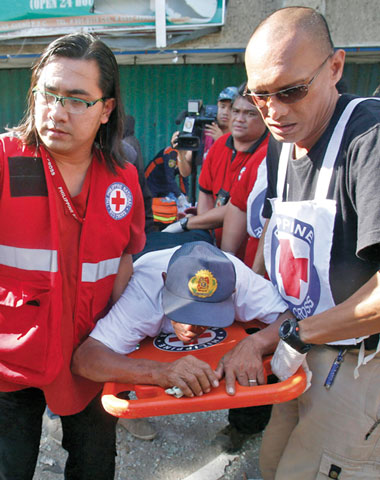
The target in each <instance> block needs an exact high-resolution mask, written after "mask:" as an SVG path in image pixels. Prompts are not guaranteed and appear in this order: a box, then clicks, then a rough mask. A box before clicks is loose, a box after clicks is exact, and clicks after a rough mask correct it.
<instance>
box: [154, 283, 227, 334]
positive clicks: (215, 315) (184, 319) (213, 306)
mask: <svg viewBox="0 0 380 480" xmlns="http://www.w3.org/2000/svg"><path fill="white" fill-rule="evenodd" d="M162 305H163V308H164V313H165V315H166V316H167V317H168V318H170V320H174V321H175V322H179V323H186V324H189V325H199V326H202V327H220V328H224V327H229V326H230V325H232V323H233V322H234V319H235V308H234V303H233V298H232V296H230V297H229V298H227V299H226V300H223V301H221V302H217V303H211V302H202V301H194V300H190V299H188V298H183V297H178V296H177V295H173V294H172V293H171V292H170V291H169V290H168V289H167V288H165V287H164V288H163V290H162Z"/></svg>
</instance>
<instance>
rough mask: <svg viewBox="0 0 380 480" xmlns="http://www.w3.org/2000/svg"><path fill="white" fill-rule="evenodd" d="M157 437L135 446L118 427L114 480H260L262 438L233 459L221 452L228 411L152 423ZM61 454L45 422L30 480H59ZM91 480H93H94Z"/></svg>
mask: <svg viewBox="0 0 380 480" xmlns="http://www.w3.org/2000/svg"><path fill="white" fill-rule="evenodd" d="M150 421H151V422H152V424H153V425H154V427H155V428H156V430H157V431H158V435H157V437H156V438H155V439H154V440H152V441H143V440H139V439H137V438H135V437H133V436H132V435H130V434H129V433H128V432H127V431H126V430H125V429H124V428H123V427H121V426H117V452H118V455H117V459H116V475H115V480H261V476H260V473H259V469H258V450H259V447H260V440H261V436H260V435H257V436H254V437H252V438H250V439H249V440H248V441H247V442H246V443H245V444H244V445H243V447H242V449H241V450H240V451H239V452H238V453H236V454H228V453H227V452H226V441H227V439H226V437H225V436H221V435H219V436H217V433H218V432H219V431H220V430H221V429H222V428H223V427H224V426H225V425H227V423H228V421H227V410H218V411H211V412H199V413H192V414H181V415H169V416H162V417H154V418H151V419H150ZM65 460H66V452H65V451H64V450H63V449H62V447H61V446H60V445H59V444H58V443H57V442H56V441H55V440H54V439H52V437H51V436H50V435H48V433H47V428H46V418H45V419H44V425H43V435H42V439H41V446H40V455H39V458H38V465H37V469H36V472H35V475H34V477H33V480H62V479H63V469H64V464H65ZM94 480H96V479H94Z"/></svg>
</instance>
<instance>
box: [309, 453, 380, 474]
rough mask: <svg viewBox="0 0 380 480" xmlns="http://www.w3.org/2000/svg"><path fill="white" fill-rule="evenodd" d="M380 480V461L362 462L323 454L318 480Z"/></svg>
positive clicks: (331, 454)
mask: <svg viewBox="0 0 380 480" xmlns="http://www.w3.org/2000/svg"><path fill="white" fill-rule="evenodd" d="M327 478H333V479H335V480H379V478H380V460H379V462H375V461H360V460H352V459H350V458H344V457H342V456H340V455H336V454H333V453H330V452H326V451H325V452H323V454H322V459H321V463H320V465H319V470H318V474H317V477H316V480H326V479H327Z"/></svg>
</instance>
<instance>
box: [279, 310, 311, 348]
mask: <svg viewBox="0 0 380 480" xmlns="http://www.w3.org/2000/svg"><path fill="white" fill-rule="evenodd" d="M278 333H279V335H280V338H281V339H282V340H284V342H286V343H287V344H288V345H290V346H291V347H292V348H294V350H297V352H299V353H307V352H308V351H309V350H310V348H311V347H312V344H311V343H304V342H303V341H302V340H301V338H300V327H299V325H298V321H297V320H296V319H295V318H287V319H286V320H284V321H283V322H282V324H281V326H280V329H279V331H278Z"/></svg>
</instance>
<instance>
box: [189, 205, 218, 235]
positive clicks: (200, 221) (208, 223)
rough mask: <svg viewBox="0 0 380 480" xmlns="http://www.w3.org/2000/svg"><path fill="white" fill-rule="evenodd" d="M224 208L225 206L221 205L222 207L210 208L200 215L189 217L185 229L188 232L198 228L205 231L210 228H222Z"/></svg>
mask: <svg viewBox="0 0 380 480" xmlns="http://www.w3.org/2000/svg"><path fill="white" fill-rule="evenodd" d="M226 208H227V205H223V206H222V207H216V208H212V209H211V210H208V211H207V212H205V213H202V214H200V215H194V216H192V217H189V221H188V223H187V228H188V229H189V230H195V229H198V228H200V229H204V230H207V229H210V228H218V227H222V226H223V220H224V214H225V212H226Z"/></svg>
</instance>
